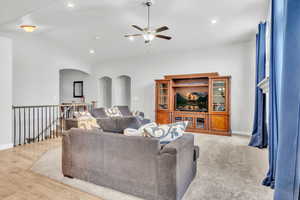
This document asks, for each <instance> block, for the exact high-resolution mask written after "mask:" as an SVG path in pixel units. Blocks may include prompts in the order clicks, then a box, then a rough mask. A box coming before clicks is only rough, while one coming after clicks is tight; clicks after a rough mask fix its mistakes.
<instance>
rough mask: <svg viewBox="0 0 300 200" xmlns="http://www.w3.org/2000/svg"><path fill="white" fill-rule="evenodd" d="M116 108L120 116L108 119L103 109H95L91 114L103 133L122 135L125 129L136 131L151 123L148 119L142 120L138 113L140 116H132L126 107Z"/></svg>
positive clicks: (142, 116)
mask: <svg viewBox="0 0 300 200" xmlns="http://www.w3.org/2000/svg"><path fill="white" fill-rule="evenodd" d="M116 107H118V109H119V110H120V112H121V114H122V116H120V117H109V116H107V114H106V112H105V108H95V109H94V110H93V111H92V112H91V114H92V116H93V117H94V118H96V119H97V123H98V124H99V126H100V127H101V128H102V129H103V130H104V131H107V132H113V133H123V132H124V129H126V128H133V129H138V128H140V127H141V126H142V125H144V124H147V123H150V122H151V120H149V119H144V113H140V116H134V115H133V114H132V113H131V112H130V110H129V108H128V106H116Z"/></svg>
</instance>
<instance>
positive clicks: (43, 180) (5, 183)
mask: <svg viewBox="0 0 300 200" xmlns="http://www.w3.org/2000/svg"><path fill="white" fill-rule="evenodd" d="M60 145H61V138H57V139H51V140H47V141H44V142H41V143H35V144H29V145H26V146H21V147H17V148H13V149H9V150H5V151H0V199H1V200H48V199H49V200H50V199H54V200H100V199H99V198H98V197H95V196H92V195H89V194H87V193H84V192H81V191H79V190H77V189H75V188H71V187H69V186H67V185H64V184H62V183H59V182H56V181H54V180H51V179H49V178H47V177H44V176H41V175H39V174H35V173H33V172H32V171H31V170H30V168H31V167H32V165H33V164H34V162H35V161H36V160H38V159H39V158H40V156H41V155H43V153H45V152H46V151H48V150H50V149H53V148H56V147H58V146H60Z"/></svg>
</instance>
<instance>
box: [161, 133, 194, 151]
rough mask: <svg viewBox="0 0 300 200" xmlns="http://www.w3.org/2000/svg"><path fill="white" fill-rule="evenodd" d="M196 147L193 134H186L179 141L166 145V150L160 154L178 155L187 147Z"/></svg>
mask: <svg viewBox="0 0 300 200" xmlns="http://www.w3.org/2000/svg"><path fill="white" fill-rule="evenodd" d="M188 146H190V147H194V135H192V134H184V135H183V136H182V137H180V138H178V139H177V140H175V141H173V142H170V143H169V144H166V145H165V146H164V148H162V150H161V151H160V153H161V154H162V153H170V154H176V153H177V152H179V151H181V150H182V149H184V148H186V147H188Z"/></svg>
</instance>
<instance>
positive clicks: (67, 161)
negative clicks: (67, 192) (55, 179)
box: [62, 130, 72, 177]
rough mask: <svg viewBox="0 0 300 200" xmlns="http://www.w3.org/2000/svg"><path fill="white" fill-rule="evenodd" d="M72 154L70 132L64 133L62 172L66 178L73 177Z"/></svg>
mask: <svg viewBox="0 0 300 200" xmlns="http://www.w3.org/2000/svg"><path fill="white" fill-rule="evenodd" d="M71 168H72V154H71V139H70V130H69V131H65V132H63V135H62V172H63V175H64V176H68V177H71V175H72V174H71Z"/></svg>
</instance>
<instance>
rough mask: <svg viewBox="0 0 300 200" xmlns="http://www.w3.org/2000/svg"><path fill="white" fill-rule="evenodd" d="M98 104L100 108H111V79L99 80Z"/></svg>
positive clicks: (103, 78)
mask: <svg viewBox="0 0 300 200" xmlns="http://www.w3.org/2000/svg"><path fill="white" fill-rule="evenodd" d="M99 86H100V87H99V88H100V91H99V95H100V97H99V103H98V105H99V106H100V107H106V108H110V107H111V106H112V79H111V78H110V77H106V76H105V77H102V78H100V79H99Z"/></svg>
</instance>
